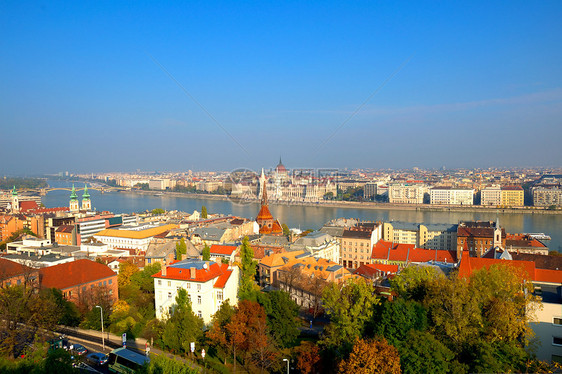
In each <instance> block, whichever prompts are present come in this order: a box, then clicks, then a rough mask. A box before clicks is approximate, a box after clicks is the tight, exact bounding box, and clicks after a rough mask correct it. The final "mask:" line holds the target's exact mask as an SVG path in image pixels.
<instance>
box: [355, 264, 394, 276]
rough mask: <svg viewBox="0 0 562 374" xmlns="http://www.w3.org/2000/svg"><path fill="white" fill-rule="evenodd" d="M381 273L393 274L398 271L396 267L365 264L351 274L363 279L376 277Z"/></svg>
mask: <svg viewBox="0 0 562 374" xmlns="http://www.w3.org/2000/svg"><path fill="white" fill-rule="evenodd" d="M381 271H384V272H386V273H391V274H394V273H396V272H397V271H398V265H386V264H365V265H361V266H360V267H359V268H358V269H357V270H355V271H354V272H353V274H354V275H362V276H364V277H372V276H375V275H377V273H378V272H381Z"/></svg>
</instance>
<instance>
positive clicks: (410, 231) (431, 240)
mask: <svg viewBox="0 0 562 374" xmlns="http://www.w3.org/2000/svg"><path fill="white" fill-rule="evenodd" d="M382 232H383V235H382V239H384V240H386V241H390V242H394V243H400V244H413V245H415V246H416V247H418V248H425V249H439V250H446V251H450V250H456V246H457V225H451V224H439V223H428V224H421V223H408V222H397V221H392V222H384V223H383V230H382Z"/></svg>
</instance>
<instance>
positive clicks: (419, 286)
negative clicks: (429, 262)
mask: <svg viewBox="0 0 562 374" xmlns="http://www.w3.org/2000/svg"><path fill="white" fill-rule="evenodd" d="M438 278H441V279H443V278H444V275H443V273H441V272H439V270H436V269H435V268H433V267H430V266H416V265H410V266H407V267H406V268H404V269H402V270H401V271H400V273H398V274H397V275H396V276H395V277H394V278H392V279H391V280H390V287H391V289H392V291H394V292H396V293H397V294H399V295H400V296H402V297H404V298H406V299H413V300H416V301H421V300H423V298H424V296H425V294H426V292H427V288H428V287H429V285H430V283H431V282H433V281H434V280H435V279H438Z"/></svg>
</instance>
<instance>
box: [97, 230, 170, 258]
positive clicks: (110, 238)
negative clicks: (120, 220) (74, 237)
mask: <svg viewBox="0 0 562 374" xmlns="http://www.w3.org/2000/svg"><path fill="white" fill-rule="evenodd" d="M175 228H177V225H172V224H169V225H162V226H156V227H154V226H150V225H146V226H138V227H130V226H129V227H123V228H121V229H105V230H102V231H100V232H98V233H97V234H95V235H94V238H95V239H96V240H98V241H100V242H102V243H104V244H107V245H108V246H109V248H110V249H129V250H134V252H135V254H140V253H146V250H147V249H148V245H149V244H150V241H151V240H152V239H153V238H154V237H155V236H156V235H160V234H163V233H165V232H166V231H170V230H172V229H175Z"/></svg>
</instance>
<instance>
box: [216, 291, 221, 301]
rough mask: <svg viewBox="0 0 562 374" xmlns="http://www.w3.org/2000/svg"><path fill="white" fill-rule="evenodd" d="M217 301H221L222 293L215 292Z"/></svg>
mask: <svg viewBox="0 0 562 374" xmlns="http://www.w3.org/2000/svg"><path fill="white" fill-rule="evenodd" d="M217 300H219V301H222V291H217Z"/></svg>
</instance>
